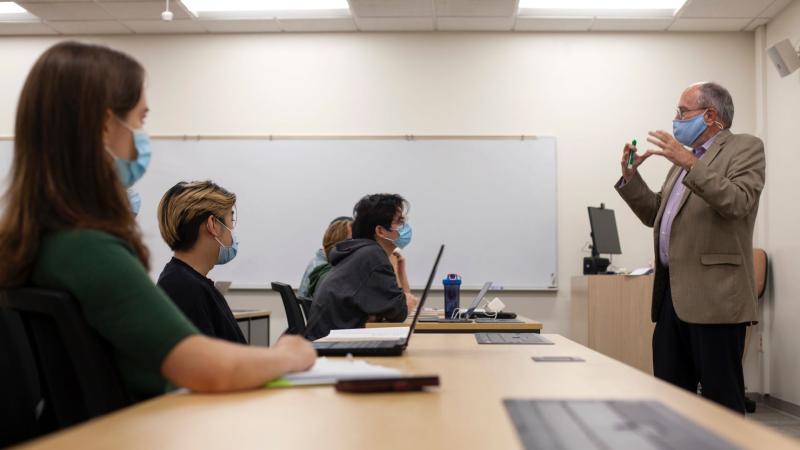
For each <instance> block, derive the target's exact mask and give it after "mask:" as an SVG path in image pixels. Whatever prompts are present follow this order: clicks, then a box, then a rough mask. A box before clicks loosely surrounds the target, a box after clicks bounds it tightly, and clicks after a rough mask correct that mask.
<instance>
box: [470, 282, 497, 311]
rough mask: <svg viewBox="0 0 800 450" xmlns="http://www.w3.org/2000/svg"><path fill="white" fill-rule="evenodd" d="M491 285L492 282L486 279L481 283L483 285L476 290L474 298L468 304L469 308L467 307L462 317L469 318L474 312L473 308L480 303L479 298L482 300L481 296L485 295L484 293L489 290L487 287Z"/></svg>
mask: <svg viewBox="0 0 800 450" xmlns="http://www.w3.org/2000/svg"><path fill="white" fill-rule="evenodd" d="M491 287H492V282H491V281H487V282H486V283H484V284H483V287H482V288H481V291H480V292H478V295H476V296H475V300H473V301H472V304H471V305H469V309H467V313H466V315H465V316H464V317H466V318H467V319H469V317H470V316H471V315H472V313H473V312H475V308H477V307H478V305H479V304H480V303H481V300H483V297H485V296H486V293H487V292H489V289H490V288H491Z"/></svg>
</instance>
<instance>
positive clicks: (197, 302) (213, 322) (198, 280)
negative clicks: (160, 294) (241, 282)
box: [158, 258, 247, 344]
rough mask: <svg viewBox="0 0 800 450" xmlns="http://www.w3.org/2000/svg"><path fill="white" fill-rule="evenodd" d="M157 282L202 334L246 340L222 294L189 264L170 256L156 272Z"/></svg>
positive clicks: (236, 340) (234, 340)
mask: <svg viewBox="0 0 800 450" xmlns="http://www.w3.org/2000/svg"><path fill="white" fill-rule="evenodd" d="M158 286H159V287H161V289H163V290H164V292H166V293H167V295H169V298H171V299H172V301H173V302H174V303H175V304H176V305H177V306H178V308H180V310H181V311H182V312H183V313H184V314H185V315H186V317H188V318H189V320H191V321H192V323H193V324H194V325H195V326H196V327H197V328H198V329H199V330H200V331H201V332H202V333H203V334H206V335H208V336H212V337H216V338H220V339H225V340H227V341H231V342H238V343H240V344H247V341H245V339H244V335H243V334H242V330H241V329H240V328H239V325H238V324H237V323H236V319H234V317H233V313H232V312H231V309H230V307H228V302H226V301H225V297H223V296H222V294H220V292H219V291H218V290H217V288H215V287H214V282H213V281H211V280H209V279H208V278H206V277H204V276H203V275H201V274H200V273H199V272H197V271H196V270H194V269H193V268H192V267H191V266H190V265H188V264H186V263H185V262H183V261H181V260H179V259H177V258H172V259H171V260H170V261H169V262H168V263H167V265H166V266H164V270H163V271H162V272H161V275H159V277H158Z"/></svg>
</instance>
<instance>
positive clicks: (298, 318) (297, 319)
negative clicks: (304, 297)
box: [272, 281, 306, 334]
mask: <svg viewBox="0 0 800 450" xmlns="http://www.w3.org/2000/svg"><path fill="white" fill-rule="evenodd" d="M272 290H273V291H275V292H277V293H279V294H281V300H283V309H284V310H286V320H287V322H289V328H287V329H286V334H303V333H304V332H305V330H306V321H305V319H303V311H302V310H301V309H300V303H299V302H298V301H297V297H295V295H294V289H292V287H291V286H290V285H288V284H286V283H281V282H278V281H273V282H272Z"/></svg>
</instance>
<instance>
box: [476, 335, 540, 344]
mask: <svg viewBox="0 0 800 450" xmlns="http://www.w3.org/2000/svg"><path fill="white" fill-rule="evenodd" d="M475 340H476V341H478V344H500V345H553V342H552V341H551V340H549V339H547V338H546V337H544V336H542V335H541V334H539V333H475Z"/></svg>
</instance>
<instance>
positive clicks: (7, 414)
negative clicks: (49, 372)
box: [0, 292, 55, 448]
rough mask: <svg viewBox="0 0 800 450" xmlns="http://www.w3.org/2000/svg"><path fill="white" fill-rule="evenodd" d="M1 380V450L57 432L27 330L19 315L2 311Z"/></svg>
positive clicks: (0, 334)
mask: <svg viewBox="0 0 800 450" xmlns="http://www.w3.org/2000/svg"><path fill="white" fill-rule="evenodd" d="M3 295H5V293H4V292H0V296H3ZM0 379H2V382H0V399H3V400H2V401H0V448H5V447H8V446H11V445H14V444H17V443H20V442H22V441H26V440H28V439H32V438H35V437H37V436H40V435H42V434H45V433H47V432H50V431H53V430H55V425H54V424H53V423H52V420H48V419H52V417H50V416H47V415H44V414H43V412H44V411H43V408H42V407H43V405H44V399H43V398H42V391H41V386H40V381H39V372H38V371H37V370H36V361H34V359H33V350H32V349H31V347H30V345H29V344H28V337H27V334H26V331H25V326H24V325H23V323H22V319H20V317H19V314H18V313H17V312H16V311H12V310H10V309H5V308H0Z"/></svg>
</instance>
